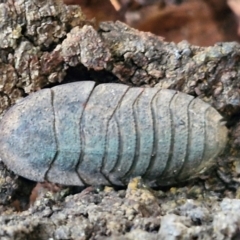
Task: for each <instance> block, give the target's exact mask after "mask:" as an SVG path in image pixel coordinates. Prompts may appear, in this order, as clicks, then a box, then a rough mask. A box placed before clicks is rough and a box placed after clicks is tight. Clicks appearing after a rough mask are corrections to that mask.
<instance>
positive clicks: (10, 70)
mask: <svg viewBox="0 0 240 240" xmlns="http://www.w3.org/2000/svg"><path fill="white" fill-rule="evenodd" d="M93 25H94V24H91V23H89V22H87V21H86V20H85V17H84V16H83V14H82V12H81V9H80V7H77V6H65V5H63V4H62V3H61V2H60V1H58V0H46V1H41V0H24V1H22V0H15V1H13V0H8V1H2V2H1V3H0V72H1V74H0V113H3V112H4V111H5V110H6V109H8V108H9V107H10V106H11V105H13V104H14V103H15V102H16V101H17V100H18V99H20V98H22V97H24V96H26V95H27V94H30V93H31V92H34V91H37V90H39V89H41V88H43V87H46V86H52V85H55V84H59V83H64V82H69V81H76V80H77V81H80V80H84V79H86V78H87V79H89V80H91V79H94V80H96V81H97V82H122V83H124V84H129V85H133V86H146V87H148V86H150V87H158V88H170V89H176V90H179V91H182V92H185V93H188V94H191V95H193V96H195V97H200V98H201V99H203V100H204V101H206V102H208V103H210V104H211V105H212V106H214V107H215V108H216V109H217V110H218V111H219V112H220V113H221V114H222V115H223V116H224V117H225V119H226V123H227V126H228V127H229V144H228V146H227V149H226V152H225V154H224V155H223V156H222V157H221V158H219V160H218V167H217V169H216V170H215V171H213V172H212V175H211V177H209V176H208V177H206V179H204V178H202V179H201V180H198V181H196V182H194V183H188V185H186V187H182V188H177V190H173V189H170V190H168V191H166V192H165V193H164V192H161V191H159V192H154V193H153V192H152V190H147V189H144V188H141V187H140V188H138V187H136V186H135V187H132V185H131V184H130V185H129V187H128V190H127V191H125V190H122V191H114V190H111V191H110V192H108V191H107V190H106V189H105V191H103V192H101V193H99V194H95V193H93V192H92V191H89V192H84V194H86V196H85V195H84V194H83V193H80V194H77V195H71V196H69V197H68V198H64V199H62V198H60V199H59V198H57V199H55V195H54V194H53V195H51V196H48V195H42V194H39V197H38V199H39V200H37V201H35V202H34V204H33V206H32V207H30V208H29V209H28V210H27V211H24V212H22V213H21V214H17V213H15V212H11V211H13V210H9V209H11V208H12V206H13V205H11V204H12V203H13V200H16V199H17V200H18V201H20V202H21V200H20V198H21V197H20V190H21V189H22V186H28V187H27V190H26V189H24V191H23V192H22V194H23V195H24V197H23V198H24V201H26V199H28V198H29V195H30V192H31V190H32V188H33V185H32V184H30V182H26V181H24V180H22V179H21V178H18V177H16V176H14V175H13V174H12V173H10V172H9V173H8V172H7V170H6V169H5V168H4V167H3V166H2V165H1V168H0V180H1V181H0V190H1V194H3V193H5V194H3V196H4V197H3V198H2V200H1V208H0V211H1V212H2V216H1V217H0V236H1V238H2V239H4V238H3V237H5V239H26V237H30V238H31V239H47V238H50V237H52V238H54V239H100V238H101V237H102V239H104V238H103V236H115V235H119V236H121V235H122V234H125V233H127V232H128V231H129V229H131V228H137V229H138V228H139V229H142V230H139V231H140V232H137V233H136V234H137V235H134V234H135V232H131V233H129V234H130V235H128V236H129V238H130V239H138V237H136V236H139V234H140V235H141V234H143V232H141V231H145V232H144V234H146V238H145V239H147V237H149V239H153V237H156V239H157V238H158V237H159V236H163V235H161V234H165V235H166V233H164V232H163V230H160V231H159V233H156V232H158V229H159V228H160V219H163V218H164V217H162V215H165V214H170V213H171V211H172V213H173V212H174V211H175V213H176V211H177V210H176V209H177V208H176V206H178V207H179V206H183V203H182V202H181V198H182V196H183V197H184V198H186V199H187V198H194V199H195V200H194V201H196V202H194V203H191V204H192V205H191V204H190V205H191V206H190V207H189V205H187V206H188V208H190V209H191V211H195V210H193V209H195V205H196V206H197V205H198V204H200V205H199V206H200V210H201V211H202V212H204V211H207V210H206V209H205V208H204V201H205V200H204V201H203V199H202V197H201V196H203V195H204V194H205V195H206V198H207V199H208V200H207V201H209V202H208V203H209V204H210V205H211V211H212V212H211V213H208V214H205V215H206V216H207V217H209V219H210V220H209V219H208V218H207V217H206V219H207V220H206V219H205V218H204V217H200V218H201V219H200V220H201V221H202V222H203V224H202V225H201V228H200V230H201V231H202V232H201V231H200V230H199V229H198V230H197V229H196V228H195V226H196V225H194V223H192V222H191V224H190V225H191V229H192V231H193V232H194V231H195V233H196V234H200V232H201V233H204V234H206V236H207V235H208V234H209V236H215V237H216V238H218V237H220V235H221V232H222V228H223V227H222V226H220V225H217V227H216V226H213V225H211V226H210V227H208V225H209V223H210V222H212V220H214V219H215V218H214V215H215V214H216V211H215V212H214V210H213V209H214V207H216V205H214V204H217V206H218V207H219V203H214V201H213V199H211V194H212V193H211V191H214V192H215V194H214V199H215V200H216V199H219V198H222V197H226V196H229V195H231V197H235V198H238V194H239V193H238V189H239V181H240V179H239V176H240V165H239V155H240V154H239V153H240V152H239V149H240V121H239V117H238V116H239V110H240V91H239V86H240V83H239V79H240V68H239V61H240V46H239V45H238V44H237V43H233V42H232V43H217V44H216V45H214V46H212V47H206V48H204V47H198V46H192V45H190V44H189V43H188V42H186V41H182V42H180V43H178V44H175V43H169V42H164V40H163V38H161V37H159V36H155V35H153V34H151V33H145V32H139V31H138V30H135V29H132V28H130V27H129V26H127V25H125V24H124V23H121V22H115V23H114V22H103V23H101V24H100V26H99V27H98V29H95V28H94V26H93ZM173 191H175V192H174V194H173ZM160 193H161V194H160ZM121 194H122V195H121ZM144 194H145V195H146V196H147V197H146V198H144V196H145V195H144ZM159 194H160V195H161V197H163V200H162V206H160V205H159V201H161V200H160V199H161V198H159V196H160V195H159ZM136 196H138V197H136ZM139 196H141V197H139ZM58 197H59V196H58ZM146 199H147V200H149V201H150V205H149V204H148V203H149V202H148V201H147V200H146ZM236 200H237V199H236ZM175 201H176V202H177V204H175V205H174V202H175ZM223 201H227V200H223ZM87 203H90V204H92V205H91V206H90V207H89V206H88V204H87ZM106 203H107V204H109V206H111V207H109V206H107V204H106ZM185 204H187V203H185ZM231 204H232V205H234V204H240V203H239V202H238V201H237V203H235V202H234V203H233V202H231ZM232 205H231V206H232ZM184 206H185V205H184ZM234 206H235V205H234ZM234 206H233V208H234ZM164 207H165V208H166V209H167V208H168V210H166V209H165V208H164ZM109 209H111V210H109ZM153 209H157V210H156V212H154V210H153ZM169 209H170V210H171V211H170V210H169ZM9 211H10V213H11V214H9V213H8V212H9ZM118 211H120V212H118ZM169 211H170V213H169ZM185 211H186V210H185ZM224 211H225V210H224V209H223V207H222V210H219V212H217V214H220V215H221V214H222V213H224V214H225V212H224ZM116 212H118V214H117V215H116V218H115V217H114V215H115V214H116ZM96 213H97V214H96ZM106 213H107V214H106ZM204 213H205V212H204ZM61 214H62V215H61ZM176 214H177V213H176ZM179 215H180V216H182V217H183V216H185V215H186V214H185V212H184V211H182V213H181V214H179ZM205 215H204V216H205ZM201 216H202V215H201ZM217 216H218V215H217ZM26 217H27V219H26ZM72 217H74V219H76V221H75V220H74V219H72ZM237 217H238V218H239V219H240V217H239V216H238V215H237ZM219 218H220V217H219ZM189 219H190V220H191V218H190V217H189V216H188V217H186V219H184V221H185V223H186V224H185V223H184V224H185V225H184V226H182V228H181V229H182V230H181V231H180V232H181V234H182V236H191V235H190V234H192V233H190V232H189V231H187V228H188V227H187V226H188V221H190V220H189ZM165 220H166V219H165ZM165 220H162V224H163V225H164V221H165ZM215 220H216V221H217V219H215ZM166 221H167V222H168V223H169V222H171V221H172V222H171V224H173V226H174V227H175V228H176V229H178V227H177V226H176V224H175V223H174V221H176V222H178V221H179V222H182V218H178V216H177V215H175V217H173V219H172V220H169V219H168V220H166ZM239 221H240V220H239ZM220 222H221V221H220ZM223 222H224V221H223ZM63 223H64V224H63ZM76 224H78V227H79V226H81V227H79V229H80V230H79V229H78V230H76V229H75V228H76ZM119 224H120V225H119ZM236 226H237V225H236ZM17 227H18V228H17ZM149 229H150V230H149ZM216 229H217V230H216ZM154 231H155V233H156V234H157V235H152V234H154ZM197 231H200V232H197ZM214 231H215V232H214ZM229 231H230V230H229ZM150 232H151V233H150ZM76 234H77V235H76ZM131 234H132V235H131ZM148 234H150V235H148ZM184 234H187V235H184ZM211 234H215V235H211ZM229 234H230V233H229ZM165 235H164V236H165ZM134 236H135V238H134ZM111 239H123V238H121V237H119V238H114V237H112V238H111Z"/></svg>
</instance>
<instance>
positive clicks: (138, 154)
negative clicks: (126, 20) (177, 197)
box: [0, 81, 227, 186]
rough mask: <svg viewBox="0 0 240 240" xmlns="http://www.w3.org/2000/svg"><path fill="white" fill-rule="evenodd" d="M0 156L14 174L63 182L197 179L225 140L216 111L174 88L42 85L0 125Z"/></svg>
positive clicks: (156, 182) (161, 182) (88, 83)
mask: <svg viewBox="0 0 240 240" xmlns="http://www.w3.org/2000/svg"><path fill="white" fill-rule="evenodd" d="M0 131H1V132H2V135H1V136H0V157H1V158H2V160H3V161H4V162H5V164H6V165H7V166H8V167H9V168H10V169H12V170H13V171H14V172H15V173H17V174H19V175H21V176H23V177H26V178H29V179H32V180H35V181H44V180H48V181H51V182H55V183H60V184H64V185H78V186H83V185H100V184H102V185H110V184H114V185H126V184H127V183H128V182H129V180H130V178H132V177H137V176H141V177H142V178H143V179H144V180H145V181H146V182H148V183H149V184H150V185H169V184H174V183H176V182H178V181H183V180H186V179H189V178H193V177H196V176H197V175H198V174H199V173H200V172H201V171H202V170H203V169H205V168H209V167H211V166H212V165H213V164H214V158H215V157H216V156H217V155H219V154H220V153H221V152H222V151H223V149H224V147H225V145H226V142H227V129H226V127H225V126H224V125H223V124H222V117H221V115H220V114H219V113H218V112H217V111H216V110H215V109H214V108H212V107H211V106H210V105H208V104H207V103H204V102H203V101H201V100H200V99H194V98H193V97H192V96H189V95H187V94H183V93H179V92H176V91H173V90H160V89H156V88H131V87H129V86H126V85H123V84H100V85H98V86H95V82H91V81H85V82H75V83H70V84H65V85H59V86H56V87H53V88H51V89H44V90H41V91H39V92H37V93H35V94H32V95H30V96H29V97H27V98H25V99H24V100H22V101H21V102H20V103H17V104H16V105H15V106H13V107H12V108H11V109H10V110H9V111H8V112H7V113H6V114H5V116H4V117H3V119H2V121H1V123H0Z"/></svg>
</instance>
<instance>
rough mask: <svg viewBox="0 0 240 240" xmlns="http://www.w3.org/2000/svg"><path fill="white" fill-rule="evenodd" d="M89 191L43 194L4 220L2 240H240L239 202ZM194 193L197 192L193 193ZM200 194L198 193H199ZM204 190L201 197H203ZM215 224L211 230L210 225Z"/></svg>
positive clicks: (0, 220)
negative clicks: (24, 209) (26, 208)
mask: <svg viewBox="0 0 240 240" xmlns="http://www.w3.org/2000/svg"><path fill="white" fill-rule="evenodd" d="M137 183H139V180H137V179H135V180H133V181H132V182H131V183H130V184H129V186H128V189H127V190H126V191H125V190H120V191H115V190H113V189H111V188H105V190H104V191H100V192H98V193H96V192H94V191H92V190H90V191H86V190H85V192H82V193H79V194H75V195H71V196H68V197H66V198H62V197H61V194H60V193H58V194H49V193H45V194H43V195H40V196H39V198H38V199H37V200H36V201H35V203H34V204H33V205H32V206H31V207H30V208H29V209H28V210H26V211H24V212H21V213H14V212H12V211H10V210H9V211H8V212H5V213H1V216H0V226H1V227H0V237H1V239H4V240H5V239H6V240H13V239H26V238H29V239H48V238H52V239H116V240H120V239H132V240H138V239H144V240H146V239H217V240H219V239H238V237H239V229H238V225H239V221H240V219H239V213H238V210H239V206H240V200H239V199H230V198H225V199H223V200H219V199H218V197H217V196H214V195H212V196H211V195H209V196H207V197H204V201H203V194H204V191H202V190H201V188H199V189H198V194H197V195H196V197H192V198H193V199H187V198H189V197H190V195H189V193H190V191H189V190H190V189H189V190H187V188H180V189H179V191H177V192H176V191H174V189H172V191H171V190H170V191H168V192H163V191H153V190H149V189H147V188H143V187H138V186H137ZM192 190H193V189H192ZM195 190H196V189H195ZM199 190H200V191H199ZM212 222H213V224H211V223H212Z"/></svg>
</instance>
